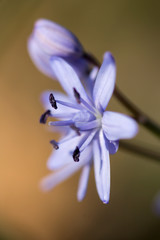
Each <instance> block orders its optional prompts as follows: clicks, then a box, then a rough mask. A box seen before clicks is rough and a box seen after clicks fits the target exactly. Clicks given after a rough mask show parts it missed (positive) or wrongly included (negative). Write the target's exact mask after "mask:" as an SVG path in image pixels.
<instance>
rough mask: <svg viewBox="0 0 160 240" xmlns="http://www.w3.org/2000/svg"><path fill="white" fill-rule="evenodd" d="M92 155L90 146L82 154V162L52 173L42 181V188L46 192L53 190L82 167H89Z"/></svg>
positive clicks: (73, 163)
mask: <svg viewBox="0 0 160 240" xmlns="http://www.w3.org/2000/svg"><path fill="white" fill-rule="evenodd" d="M91 153H92V148H91V146H88V147H87V148H86V149H85V150H84V151H83V152H82V154H81V160H80V161H79V162H76V163H75V162H74V161H72V162H71V163H70V164H68V165H67V166H65V167H64V168H62V169H61V170H59V171H57V172H55V173H52V174H50V175H48V176H47V177H45V178H44V179H42V181H41V188H42V189H43V190H44V191H47V190H50V189H51V188H53V187H55V186H56V185H57V184H59V183H60V182H62V181H64V180H66V179H67V178H69V177H70V176H71V175H73V174H74V173H76V172H77V171H78V170H79V169H80V168H81V167H83V166H84V165H87V164H88V163H89V162H90V155H91Z"/></svg>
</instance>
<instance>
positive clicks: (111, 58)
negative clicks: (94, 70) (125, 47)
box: [103, 52, 115, 63]
mask: <svg viewBox="0 0 160 240" xmlns="http://www.w3.org/2000/svg"><path fill="white" fill-rule="evenodd" d="M103 58H104V59H107V58H108V60H110V61H112V62H114V63H115V58H114V57H113V55H112V53H111V52H105V54H104V55H103Z"/></svg>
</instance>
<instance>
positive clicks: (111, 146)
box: [104, 136, 119, 154]
mask: <svg viewBox="0 0 160 240" xmlns="http://www.w3.org/2000/svg"><path fill="white" fill-rule="evenodd" d="M104 137H105V136H104ZM105 143H106V147H107V149H108V151H109V154H115V153H116V152H117V151H118V148H119V141H118V140H117V141H110V140H108V139H107V138H106V137H105Z"/></svg>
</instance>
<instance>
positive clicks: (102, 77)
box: [93, 52, 116, 111]
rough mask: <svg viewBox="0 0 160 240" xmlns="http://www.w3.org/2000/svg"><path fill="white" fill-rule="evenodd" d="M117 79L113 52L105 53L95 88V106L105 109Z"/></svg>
mask: <svg viewBox="0 0 160 240" xmlns="http://www.w3.org/2000/svg"><path fill="white" fill-rule="evenodd" d="M115 80H116V65H115V60H114V58H113V56H112V55H111V53H109V52H107V53H106V54H105V57H104V60H103V64H102V66H101V68H100V70H99V72H98V75H97V78H96V81H95V85H94V88H93V99H94V102H95V106H96V107H97V108H98V109H99V110H101V111H104V110H105V108H106V106H107V105H108V102H109V100H110V98H111V96H112V93H113V90H114V86H115Z"/></svg>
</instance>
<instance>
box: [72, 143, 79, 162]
mask: <svg viewBox="0 0 160 240" xmlns="http://www.w3.org/2000/svg"><path fill="white" fill-rule="evenodd" d="M72 156H73V159H74V161H75V162H79V157H80V151H79V148H78V147H76V149H75V150H74V152H73V155H72Z"/></svg>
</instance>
